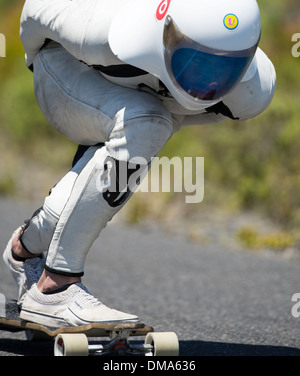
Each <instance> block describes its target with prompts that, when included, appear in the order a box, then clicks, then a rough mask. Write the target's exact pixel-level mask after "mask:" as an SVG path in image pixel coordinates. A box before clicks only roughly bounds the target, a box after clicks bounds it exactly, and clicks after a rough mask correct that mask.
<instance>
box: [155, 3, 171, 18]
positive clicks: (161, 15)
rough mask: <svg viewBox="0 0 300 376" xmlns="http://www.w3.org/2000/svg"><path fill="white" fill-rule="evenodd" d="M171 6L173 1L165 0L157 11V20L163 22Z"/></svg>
mask: <svg viewBox="0 0 300 376" xmlns="http://www.w3.org/2000/svg"><path fill="white" fill-rule="evenodd" d="M170 4H171V0H163V1H162V2H161V3H160V4H159V6H158V8H157V11H156V18H157V20H158V21H161V20H163V19H164V18H165V16H166V14H167V11H168V9H169V6H170Z"/></svg>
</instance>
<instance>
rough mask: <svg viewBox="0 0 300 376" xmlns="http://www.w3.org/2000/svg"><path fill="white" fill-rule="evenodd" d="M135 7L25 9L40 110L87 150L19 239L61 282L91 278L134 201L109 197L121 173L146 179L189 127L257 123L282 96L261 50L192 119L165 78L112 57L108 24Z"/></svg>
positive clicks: (96, 4)
mask: <svg viewBox="0 0 300 376" xmlns="http://www.w3.org/2000/svg"><path fill="white" fill-rule="evenodd" d="M130 1H131V0H73V1H71V0H27V1H26V3H25V6H24V9H23V13H22V18H21V40H22V43H23V45H24V49H25V51H26V62H27V65H28V67H29V68H31V69H32V70H33V72H34V87H35V93H36V98H37V101H38V103H39V106H40V107H41V110H42V111H43V113H44V115H45V117H46V118H47V119H48V121H49V123H50V124H51V125H52V126H53V127H54V128H55V129H57V130H58V131H60V132H61V133H63V134H64V135H65V136H66V137H68V138H69V139H71V140H72V141H74V142H75V143H77V144H79V145H81V146H80V147H79V149H78V152H77V155H76V158H75V160H74V165H73V168H72V170H71V171H69V173H67V175H66V176H65V177H64V178H63V179H62V180H61V181H60V182H59V183H58V184H57V185H56V186H55V187H54V188H53V189H52V190H51V193H50V195H49V196H48V197H46V199H45V202H44V204H43V207H42V208H41V209H40V210H38V211H37V212H36V213H35V214H34V215H33V217H32V218H31V220H30V221H29V222H28V223H27V225H26V229H25V232H24V233H23V235H22V237H21V241H22V244H23V246H24V247H25V248H26V249H27V250H28V251H29V252H31V253H33V254H40V253H42V252H44V251H47V252H48V254H47V261H46V268H47V269H48V270H50V271H52V272H55V273H59V274H65V275H78V276H81V275H82V274H83V271H84V261H85V258H86V255H87V253H88V251H89V249H90V247H91V245H92V244H93V242H94V241H95V239H96V238H97V237H98V236H99V234H100V232H101V230H102V229H103V228H104V227H105V226H106V224H107V222H108V221H109V220H110V219H111V218H112V217H113V215H114V214H116V212H117V211H118V210H119V209H120V208H121V207H122V206H123V205H124V204H125V203H126V202H127V200H128V199H129V197H130V195H131V191H130V189H128V188H127V187H126V186H124V185H122V184H117V188H118V189H117V190H116V192H113V191H112V190H110V189H109V188H110V187H109V184H114V185H116V181H115V180H116V179H115V176H117V172H118V171H119V170H120V169H121V168H122V167H124V166H126V168H127V170H128V176H130V175H131V174H132V173H134V172H135V171H136V170H137V169H138V168H141V166H140V164H139V161H140V159H139V158H142V160H143V161H146V163H144V166H142V168H143V169H145V170H147V168H148V163H149V162H150V161H151V158H152V157H154V156H156V155H157V154H158V153H159V151H160V150H161V149H162V148H163V146H164V145H165V143H166V142H167V141H168V140H169V139H170V137H171V136H172V134H173V133H174V131H177V130H178V129H179V128H180V127H181V126H182V125H189V124H193V125H197V124H210V123H215V122H220V121H222V120H225V119H227V118H232V119H236V120H245V119H249V118H252V117H254V116H257V115H258V114H260V113H261V112H263V111H264V110H265V109H266V108H267V107H268V106H269V104H270V102H271V100H272V97H273V94H274V90H275V84H276V74H275V70H274V68H273V65H272V63H271V62H270V60H269V59H268V58H267V56H266V55H265V54H264V53H263V52H262V51H261V50H260V49H258V50H257V53H256V56H255V69H254V68H253V67H254V64H252V65H250V67H249V69H248V72H247V73H246V75H245V76H244V78H243V80H242V81H241V82H240V83H239V84H238V85H237V86H236V88H235V89H234V90H233V91H232V92H231V93H230V94H228V95H227V96H226V97H225V98H224V99H223V100H222V102H219V103H218V104H217V105H215V106H213V107H210V108H206V109H203V110H201V111H197V112H195V111H194V112H193V111H189V110H186V109H185V108H183V107H182V106H181V105H179V104H178V103H176V101H175V100H174V99H173V98H172V97H170V96H169V95H166V88H165V87H164V86H163V85H162V83H161V82H160V81H159V79H158V78H156V77H154V76H152V75H150V74H147V73H146V72H144V71H142V70H140V69H137V68H135V67H132V66H130V65H127V64H125V63H124V62H122V61H121V60H119V59H118V58H117V57H116V56H115V55H114V54H113V53H112V51H111V49H110V47H109V43H108V32H109V28H110V24H111V22H112V20H113V18H114V16H115V14H116V12H118V11H119V10H120V9H121V7H122V6H123V5H124V4H126V3H127V2H130ZM256 67H257V68H256ZM135 160H136V163H132V162H131V163H130V164H129V161H135ZM117 183H118V182H117ZM105 184H106V186H105ZM99 186H101V187H103V186H105V187H106V188H105V189H102V190H101V189H99ZM126 188H127V189H126Z"/></svg>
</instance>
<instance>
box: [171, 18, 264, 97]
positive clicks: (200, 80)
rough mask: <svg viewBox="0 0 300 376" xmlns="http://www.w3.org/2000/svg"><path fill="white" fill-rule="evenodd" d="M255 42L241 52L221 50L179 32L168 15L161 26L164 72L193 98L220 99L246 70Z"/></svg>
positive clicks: (178, 87) (253, 51) (179, 88)
mask: <svg viewBox="0 0 300 376" xmlns="http://www.w3.org/2000/svg"><path fill="white" fill-rule="evenodd" d="M257 45H258V43H257V44H256V45H255V46H254V47H252V48H250V49H247V50H243V51H232V52H228V51H222V50H217V49H212V48H209V47H206V46H203V45H201V44H200V43H197V42H195V41H193V40H192V39H190V38H188V37H187V36H186V35H184V34H182V33H181V31H180V30H179V28H178V27H177V25H176V24H175V22H174V21H173V20H172V18H171V17H169V16H168V17H167V19H166V23H165V29H164V57H165V64H166V68H167V72H168V74H169V76H170V78H171V80H172V82H173V84H174V85H175V87H176V88H177V89H178V90H179V91H181V92H182V93H183V94H184V95H188V96H189V97H192V98H193V99H194V100H195V101H198V100H202V101H212V100H218V99H221V98H222V97H223V96H224V95H226V94H227V93H229V92H230V91H231V90H232V89H233V88H234V87H235V86H236V85H237V84H238V82H239V81H240V79H241V78H242V77H243V75H244V74H245V73H246V70H247V69H248V67H249V65H250V63H251V61H252V59H253V57H254V55H255V52H256V49H257Z"/></svg>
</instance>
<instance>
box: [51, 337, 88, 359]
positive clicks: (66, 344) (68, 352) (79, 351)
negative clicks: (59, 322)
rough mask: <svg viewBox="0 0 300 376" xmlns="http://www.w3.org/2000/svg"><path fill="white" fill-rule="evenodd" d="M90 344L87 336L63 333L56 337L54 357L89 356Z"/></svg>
mask: <svg viewBox="0 0 300 376" xmlns="http://www.w3.org/2000/svg"><path fill="white" fill-rule="evenodd" d="M88 354H89V343H88V340H87V337H86V335H85V334H78V333H76V334H69V333H68V334H67V333H62V334H59V335H58V336H56V338H55V343H54V356H88Z"/></svg>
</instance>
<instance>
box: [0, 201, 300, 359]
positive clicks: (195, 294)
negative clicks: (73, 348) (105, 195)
mask: <svg viewBox="0 0 300 376" xmlns="http://www.w3.org/2000/svg"><path fill="white" fill-rule="evenodd" d="M35 209H36V206H35V205H33V204H32V203H13V202H12V201H9V200H6V199H3V198H2V199H0V235H1V236H0V248H1V249H4V247H5V245H6V243H7V240H8V239H9V237H10V235H11V232H12V231H13V230H14V229H15V228H16V227H17V226H18V225H20V223H22V221H23V219H25V218H28V217H30V215H31V214H32V212H33V211H34V210H35ZM1 252H2V251H1ZM299 274H300V264H297V263H292V262H291V261H286V260H281V259H278V258H276V257H269V256H262V255H256V254H252V253H249V252H238V251H232V250H230V249H224V248H222V249H220V245H219V244H218V245H216V244H208V245H203V246H200V245H196V244H190V243H188V242H187V241H186V239H184V238H183V237H181V236H178V237H176V236H175V237H174V236H170V235H166V234H165V233H163V232H161V231H160V230H154V229H151V230H149V231H147V230H146V229H145V228H139V227H126V226H124V225H121V224H119V223H112V224H110V225H109V226H108V227H107V228H106V229H105V230H104V231H103V233H102V235H101V237H100V238H99V239H98V240H97V241H96V243H95V244H94V246H93V248H92V250H91V252H90V254H89V257H88V260H87V265H86V270H85V276H84V280H83V282H84V283H85V284H86V285H87V287H88V288H89V289H90V290H91V292H93V294H94V295H96V296H97V297H98V298H100V300H102V301H103V303H105V304H107V305H108V306H113V307H115V308H117V309H120V310H123V311H127V312H131V313H134V314H138V315H139V317H140V318H141V319H142V320H143V321H144V322H145V323H146V324H148V325H152V326H154V327H155V329H156V330H157V331H175V332H177V334H178V336H179V340H180V355H181V356H192V355H193V356H195V355H196V356H201V355H209V356H210V355H211V356H218V355H222V356H231V355H235V356H238V355H248V356H252V355H262V356H267V355H276V356H278V355H286V356H289V355H298V356H299V355H300V318H294V317H293V315H292V313H291V310H292V307H293V305H294V304H295V302H292V300H291V299H292V296H293V295H294V294H295V293H300V280H299ZM0 293H5V294H6V296H9V297H15V295H16V287H15V285H14V281H13V279H12V277H11V275H10V274H9V272H8V271H7V270H6V268H5V266H4V264H3V261H2V257H1V259H0ZM52 353H53V349H52V344H51V343H39V342H37V343H27V342H26V340H25V335H24V333H15V334H11V333H8V332H4V331H0V355H3V356H7V355H23V356H24V355H25V356H26V355H33V356H35V355H44V356H45V355H49V356H51V355H52Z"/></svg>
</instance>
